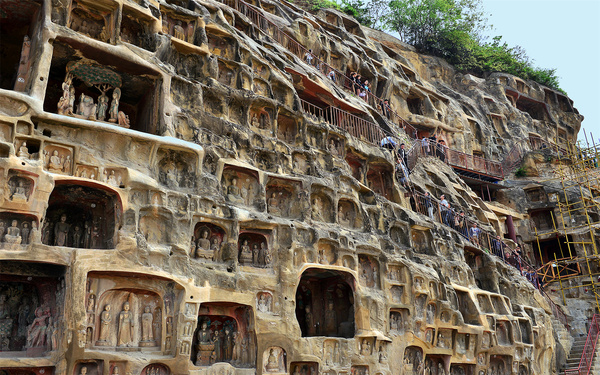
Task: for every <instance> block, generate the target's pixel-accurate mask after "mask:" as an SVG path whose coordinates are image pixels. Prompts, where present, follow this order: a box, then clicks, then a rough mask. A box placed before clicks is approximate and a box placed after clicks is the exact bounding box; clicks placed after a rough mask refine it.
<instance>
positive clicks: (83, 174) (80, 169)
mask: <svg viewBox="0 0 600 375" xmlns="http://www.w3.org/2000/svg"><path fill="white" fill-rule="evenodd" d="M75 176H76V177H80V178H87V179H89V180H97V179H98V176H99V174H98V167H95V166H93V165H84V164H77V166H76V167H75Z"/></svg>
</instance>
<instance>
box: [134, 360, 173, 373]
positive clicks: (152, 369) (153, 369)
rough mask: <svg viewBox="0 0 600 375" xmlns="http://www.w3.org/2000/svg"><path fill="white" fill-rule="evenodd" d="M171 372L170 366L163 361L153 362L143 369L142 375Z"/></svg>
mask: <svg viewBox="0 0 600 375" xmlns="http://www.w3.org/2000/svg"><path fill="white" fill-rule="evenodd" d="M170 373H171V371H170V369H169V366H167V365H163V364H162V363H153V364H151V365H148V366H146V367H144V368H143V369H142V371H141V372H140V375H169V374H170Z"/></svg>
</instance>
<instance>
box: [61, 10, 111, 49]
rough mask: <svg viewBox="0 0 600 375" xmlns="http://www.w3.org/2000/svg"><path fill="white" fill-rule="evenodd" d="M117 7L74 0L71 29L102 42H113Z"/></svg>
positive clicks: (70, 21) (70, 18) (71, 12)
mask: <svg viewBox="0 0 600 375" xmlns="http://www.w3.org/2000/svg"><path fill="white" fill-rule="evenodd" d="M115 12H116V7H114V6H113V5H112V4H111V5H105V3H101V2H90V1H85V0H73V2H72V4H71V11H70V12H69V21H68V22H69V28H70V29H71V30H73V31H77V32H79V33H81V34H84V35H87V36H89V37H92V38H94V39H97V40H99V41H101V42H108V43H111V42H113V41H114V40H113V34H114V30H115V26H114V23H115Z"/></svg>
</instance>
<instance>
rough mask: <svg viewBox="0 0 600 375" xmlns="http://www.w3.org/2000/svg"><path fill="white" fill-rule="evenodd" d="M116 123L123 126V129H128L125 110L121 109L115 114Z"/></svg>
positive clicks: (127, 118)
mask: <svg viewBox="0 0 600 375" xmlns="http://www.w3.org/2000/svg"><path fill="white" fill-rule="evenodd" d="M117 120H118V121H117V123H118V124H119V126H121V127H123V128H125V129H129V125H130V124H129V116H127V115H126V114H125V112H123V111H119V113H118V114H117Z"/></svg>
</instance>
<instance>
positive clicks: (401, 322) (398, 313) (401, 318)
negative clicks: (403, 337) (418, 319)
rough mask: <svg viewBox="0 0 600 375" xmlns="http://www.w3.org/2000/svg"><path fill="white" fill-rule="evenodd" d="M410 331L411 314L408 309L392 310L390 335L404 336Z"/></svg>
mask: <svg viewBox="0 0 600 375" xmlns="http://www.w3.org/2000/svg"><path fill="white" fill-rule="evenodd" d="M408 330H410V312H409V310H408V309H392V310H391V311H390V333H391V334H403V333H404V332H406V331H408Z"/></svg>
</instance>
